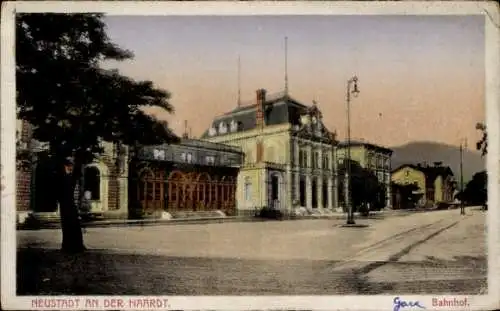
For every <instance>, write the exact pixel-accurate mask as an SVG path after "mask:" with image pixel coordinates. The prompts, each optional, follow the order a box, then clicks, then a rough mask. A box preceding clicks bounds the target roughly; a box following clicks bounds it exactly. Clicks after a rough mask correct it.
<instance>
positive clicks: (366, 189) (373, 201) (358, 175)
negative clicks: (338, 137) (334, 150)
mask: <svg viewBox="0 0 500 311" xmlns="http://www.w3.org/2000/svg"><path fill="white" fill-rule="evenodd" d="M346 161H347V160H345V161H344V164H343V165H340V166H339V175H340V176H342V177H339V189H340V191H339V192H340V198H341V199H343V198H344V189H343V188H344V185H345V184H344V177H343V176H345V175H344V174H345V171H346V165H345V162H346ZM350 188H351V204H352V207H353V210H354V211H356V212H361V213H363V214H364V215H368V214H369V211H368V209H367V206H368V204H370V210H380V209H382V208H384V207H385V189H384V186H383V185H382V184H381V183H380V182H379V181H378V178H377V176H375V174H373V172H371V171H370V170H368V169H365V168H363V167H361V165H360V164H359V163H358V162H356V161H354V160H351V178H350Z"/></svg>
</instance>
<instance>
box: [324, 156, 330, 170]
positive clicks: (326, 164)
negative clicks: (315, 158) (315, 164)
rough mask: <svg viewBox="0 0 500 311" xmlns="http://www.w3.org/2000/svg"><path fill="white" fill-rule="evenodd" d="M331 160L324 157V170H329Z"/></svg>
mask: <svg viewBox="0 0 500 311" xmlns="http://www.w3.org/2000/svg"><path fill="white" fill-rule="evenodd" d="M329 160H330V159H329V157H328V156H327V155H323V169H325V170H327V169H329V164H330V161H329Z"/></svg>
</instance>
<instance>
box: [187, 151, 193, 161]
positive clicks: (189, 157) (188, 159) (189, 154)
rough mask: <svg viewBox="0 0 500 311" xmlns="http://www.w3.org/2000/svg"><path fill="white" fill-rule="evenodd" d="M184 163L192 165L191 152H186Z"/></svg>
mask: <svg viewBox="0 0 500 311" xmlns="http://www.w3.org/2000/svg"><path fill="white" fill-rule="evenodd" d="M186 161H187V163H193V154H192V153H191V152H188V154H187V158H186Z"/></svg>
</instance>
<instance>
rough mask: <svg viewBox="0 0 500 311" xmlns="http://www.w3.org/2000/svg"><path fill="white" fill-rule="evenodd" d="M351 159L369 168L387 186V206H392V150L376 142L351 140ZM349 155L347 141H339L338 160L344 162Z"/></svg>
mask: <svg viewBox="0 0 500 311" xmlns="http://www.w3.org/2000/svg"><path fill="white" fill-rule="evenodd" d="M350 149H351V152H350V154H351V160H352V161H356V162H357V163H359V165H360V166H361V167H362V168H364V169H367V170H369V171H371V172H373V174H374V175H375V176H377V179H378V181H379V182H380V183H381V184H383V185H384V187H385V197H386V207H387V208H392V194H391V156H392V150H391V149H389V148H385V147H382V146H378V145H375V144H371V143H368V142H361V141H351V143H350ZM346 157H347V143H346V142H341V143H339V146H338V150H337V161H338V162H339V164H340V163H342V162H343V161H344V159H346Z"/></svg>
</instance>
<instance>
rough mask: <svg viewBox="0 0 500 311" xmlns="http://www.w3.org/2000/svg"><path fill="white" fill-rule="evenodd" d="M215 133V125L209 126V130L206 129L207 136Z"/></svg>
mask: <svg viewBox="0 0 500 311" xmlns="http://www.w3.org/2000/svg"><path fill="white" fill-rule="evenodd" d="M216 134H217V130H216V129H215V127H213V126H212V127H211V128H210V129H209V130H208V135H209V136H215V135H216Z"/></svg>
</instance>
